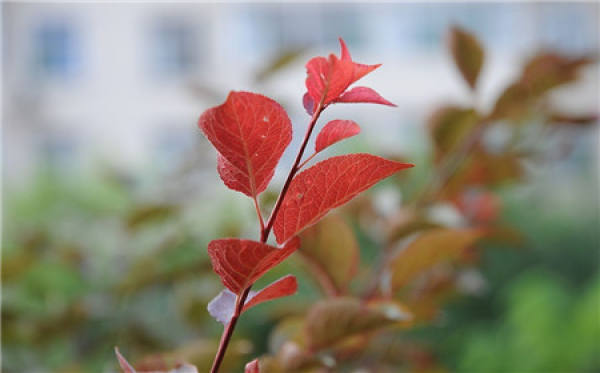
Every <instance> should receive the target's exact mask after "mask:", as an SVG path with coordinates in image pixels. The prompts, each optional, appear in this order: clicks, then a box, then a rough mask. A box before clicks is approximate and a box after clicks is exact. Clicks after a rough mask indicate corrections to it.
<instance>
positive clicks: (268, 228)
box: [261, 101, 323, 242]
mask: <svg viewBox="0 0 600 373" xmlns="http://www.w3.org/2000/svg"><path fill="white" fill-rule="evenodd" d="M322 111H323V101H321V102H319V104H318V105H317V107H316V109H315V112H314V113H313V116H312V118H311V119H310V123H309V124H308V129H307V130H306V134H305V135H304V140H302V145H301V146H300V150H299V151H298V155H296V160H295V161H294V165H293V166H292V169H291V170H290V173H289V174H288V176H287V179H286V180H285V183H284V184H283V188H282V189H281V193H279V197H278V198H277V202H275V207H273V211H272V212H271V216H270V217H269V220H268V221H267V225H266V226H265V229H264V231H263V234H262V235H261V241H262V242H266V241H267V238H268V237H269V233H270V232H271V228H273V223H274V222H275V217H276V216H277V213H278V212H279V208H280V207H281V203H282V202H283V198H284V197H285V195H286V193H287V190H288V188H289V187H290V183H291V182H292V179H293V178H294V176H296V173H297V172H298V170H299V169H300V167H298V165H299V164H300V161H301V160H302V156H303V155H304V150H305V149H306V145H307V144H308V139H310V135H311V134H312V131H313V129H314V128H315V124H316V123H317V120H318V119H319V116H320V115H321V112H322ZM263 240H264V241H263Z"/></svg>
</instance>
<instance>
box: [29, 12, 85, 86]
mask: <svg viewBox="0 0 600 373" xmlns="http://www.w3.org/2000/svg"><path fill="white" fill-rule="evenodd" d="M77 57H78V56H77V43H76V35H75V33H74V31H73V29H72V28H71V27H70V26H69V25H68V24H65V23H62V22H49V23H45V24H42V25H41V26H40V27H39V29H38V30H37V31H36V33H35V36H34V59H35V69H36V71H37V72H38V73H39V74H41V75H44V76H47V77H61V78H64V77H68V76H70V75H72V74H73V73H74V72H75V69H76V67H77Z"/></svg>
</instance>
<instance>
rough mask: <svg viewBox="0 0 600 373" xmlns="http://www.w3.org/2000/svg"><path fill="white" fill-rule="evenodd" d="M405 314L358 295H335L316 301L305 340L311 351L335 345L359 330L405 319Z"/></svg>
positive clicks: (373, 329)
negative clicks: (363, 301)
mask: <svg viewBox="0 0 600 373" xmlns="http://www.w3.org/2000/svg"><path fill="white" fill-rule="evenodd" d="M404 319H405V315H404V314H401V313H393V312H389V311H386V310H382V309H378V308H372V307H369V306H368V305H366V304H364V303H362V302H361V301H360V300H359V299H356V298H345V297H344V298H332V299H328V300H323V301H320V302H318V303H316V304H315V305H314V306H313V307H312V308H311V309H310V311H309V312H308V315H307V316H306V321H305V322H306V324H305V333H306V342H307V344H308V347H309V348H310V349H311V350H313V351H314V350H318V349H321V348H326V347H332V346H334V345H335V344H337V343H338V342H341V341H342V340H344V339H345V338H348V337H351V336H354V335H356V334H358V333H363V332H372V331H375V330H377V329H378V328H381V327H384V326H387V325H392V324H394V323H397V322H399V321H403V320H404Z"/></svg>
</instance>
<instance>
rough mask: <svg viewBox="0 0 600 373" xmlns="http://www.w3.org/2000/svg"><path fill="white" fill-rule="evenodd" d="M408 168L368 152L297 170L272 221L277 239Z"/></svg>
mask: <svg viewBox="0 0 600 373" xmlns="http://www.w3.org/2000/svg"><path fill="white" fill-rule="evenodd" d="M410 167H413V165H412V164H408V163H400V162H395V161H390V160H387V159H384V158H381V157H377V156H374V155H371V154H350V155H342V156H337V157H332V158H329V159H326V160H324V161H322V162H319V163H317V164H315V165H314V166H312V167H310V168H308V169H307V170H305V171H303V172H301V173H299V174H298V175H296V177H295V178H294V179H293V180H292V183H291V184H290V187H289V189H288V192H287V194H286V195H285V198H284V200H283V203H282V205H281V210H280V211H279V214H278V215H277V217H276V218H275V222H274V224H273V228H274V232H275V237H276V238H277V242H279V243H282V242H286V241H287V240H288V239H290V238H291V237H293V236H295V235H296V234H298V233H299V232H300V231H302V230H303V229H304V228H306V227H308V226H310V225H312V224H314V223H316V222H318V221H319V220H320V219H321V218H323V217H324V216H325V214H327V212H329V210H331V209H333V208H336V207H338V206H341V205H343V204H344V203H346V202H348V201H350V200H351V199H352V198H353V197H355V196H356V195H357V194H359V193H360V192H363V191H365V190H367V189H368V188H370V187H371V186H373V185H374V184H375V183H377V182H378V181H380V180H382V179H384V178H386V177H388V176H390V175H392V174H394V173H396V172H398V171H400V170H402V169H405V168H410Z"/></svg>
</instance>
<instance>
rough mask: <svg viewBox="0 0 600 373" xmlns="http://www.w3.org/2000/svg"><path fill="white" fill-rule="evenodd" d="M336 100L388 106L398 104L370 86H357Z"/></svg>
mask: <svg viewBox="0 0 600 373" xmlns="http://www.w3.org/2000/svg"><path fill="white" fill-rule="evenodd" d="M335 102H347V103H351V102H359V103H360V102H363V103H369V104H381V105H387V106H396V105H395V104H392V103H391V102H389V101H388V100H386V99H385V98H383V97H381V96H380V95H379V93H377V92H375V91H374V90H373V89H371V88H368V87H355V88H352V89H351V90H349V91H348V92H346V93H344V94H343V95H341V96H340V97H339V98H338V99H337V100H335Z"/></svg>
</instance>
